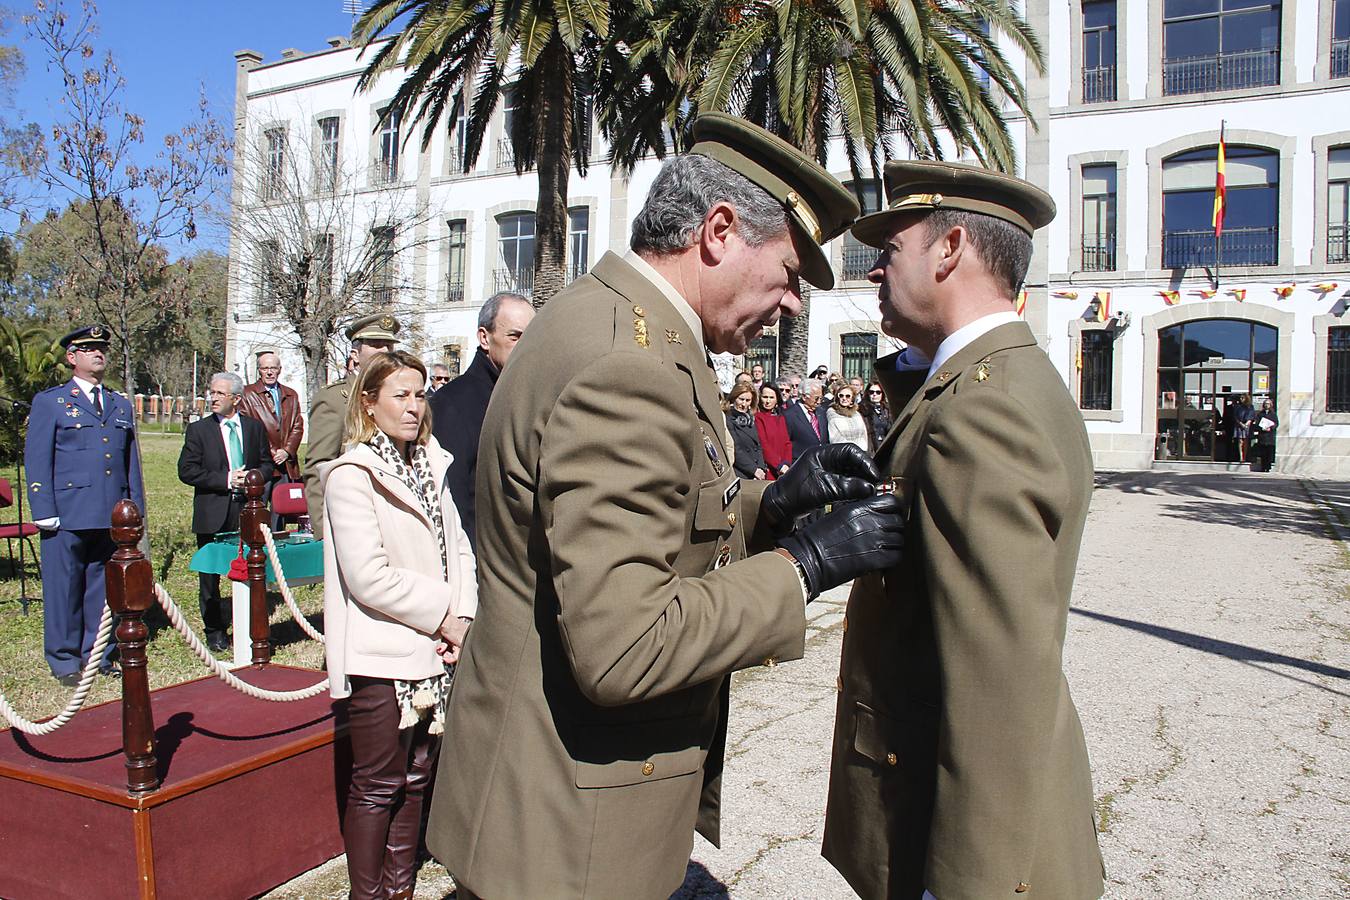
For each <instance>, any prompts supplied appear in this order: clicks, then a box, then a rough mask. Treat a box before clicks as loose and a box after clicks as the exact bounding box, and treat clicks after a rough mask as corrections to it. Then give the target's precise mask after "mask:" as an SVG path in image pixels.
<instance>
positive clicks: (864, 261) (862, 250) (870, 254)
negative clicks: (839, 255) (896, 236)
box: [844, 238, 877, 281]
mask: <svg viewBox="0 0 1350 900" xmlns="http://www.w3.org/2000/svg"><path fill="white" fill-rule="evenodd" d="M876 261H877V251H876V248H875V247H869V246H867V245H866V244H859V243H856V242H855V241H854V240H853V239H852V238H849V239H847V240H845V242H844V280H845V281H866V280H867V273H868V272H870V271H872V263H874V262H876Z"/></svg>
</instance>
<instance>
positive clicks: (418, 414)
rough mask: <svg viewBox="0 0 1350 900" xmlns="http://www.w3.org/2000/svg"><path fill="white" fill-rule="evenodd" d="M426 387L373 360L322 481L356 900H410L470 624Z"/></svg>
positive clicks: (399, 367)
mask: <svg viewBox="0 0 1350 900" xmlns="http://www.w3.org/2000/svg"><path fill="white" fill-rule="evenodd" d="M426 377H427V376H426V368H425V366H423V364H422V362H421V360H419V359H418V358H417V357H415V356H412V355H411V354H409V353H404V352H401V351H391V352H388V353H380V354H378V355H376V356H374V357H372V358H370V359H368V360H367V361H366V362H365V364H364V365H363V366H362V367H361V375H360V377H359V378H357V380H356V384H355V385H354V387H353V390H352V393H351V397H350V399H349V400H348V403H347V417H346V421H345V425H344V438H345V447H346V451H345V452H344V453H343V454H342V456H340V457H338V458H337V459H335V460H333V461H331V462H328V463H325V464H323V465H322V466H321V467H320V469H319V477H320V478H321V479H322V480H323V485H324V490H323V498H324V513H325V515H324V604H323V605H324V623H325V631H326V642H327V643H326V648H325V649H326V652H327V657H328V676H329V678H330V679H331V682H332V687H331V691H332V695H333V696H334V697H336V698H339V699H344V698H345V699H346V706H347V716H348V735H349V736H350V739H351V746H352V771H351V787H350V789H349V791H348V794H347V808H346V812H345V814H344V816H343V820H342V837H343V841H344V843H345V844H346V848H347V871H348V874H349V876H350V878H351V896H352V897H353V898H373V897H382V898H383V897H411V896H412V894H413V886H414V881H415V878H416V863H417V848H418V845H419V843H420V840H421V824H422V805H423V801H424V799H425V795H426V794H427V793H428V791H429V790H430V785H431V784H432V782H433V778H434V776H435V766H436V759H437V756H438V755H439V753H438V750H439V745H440V734H441V732H442V731H443V730H444V724H443V723H444V716H445V701H446V697H447V694H448V692H449V689H450V673H451V671H452V668H451V666H450V664H453V663H454V662H455V661H457V660H458V659H459V649H460V647H461V645H462V644H463V642H464V637H465V635H466V634H467V633H468V627H469V623H470V622H471V621H472V619H473V616H474V613H475V611H476V610H477V597H478V595H477V580H476V576H475V571H474V559H473V552H472V551H471V550H470V549H469V540H468V537H467V536H466V535H465V534H464V529H463V528H462V527H461V526H460V521H459V515H458V514H457V513H456V511H455V506H454V502H453V501H452V500H451V499H450V491H449V488H448V486H447V483H446V477H445V475H446V470H447V469H448V468H449V465H450V454H448V453H446V452H445V451H444V450H442V449H441V447H440V445H439V444H437V443H436V439H435V438H433V437H432V436H431V420H430V418H429V416H428V411H427V402H426V390H425V387H424V386H425V385H426Z"/></svg>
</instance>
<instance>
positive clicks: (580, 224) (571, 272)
mask: <svg viewBox="0 0 1350 900" xmlns="http://www.w3.org/2000/svg"><path fill="white" fill-rule="evenodd" d="M590 253H591V211H590V209H588V208H587V207H585V206H577V207H574V208H572V209H569V210H568V211H567V282H568V284H571V283H572V282H573V281H576V280H577V279H578V278H580V277H581V276H582V275H585V274H586V273H587V272H588V271H589V270H590Z"/></svg>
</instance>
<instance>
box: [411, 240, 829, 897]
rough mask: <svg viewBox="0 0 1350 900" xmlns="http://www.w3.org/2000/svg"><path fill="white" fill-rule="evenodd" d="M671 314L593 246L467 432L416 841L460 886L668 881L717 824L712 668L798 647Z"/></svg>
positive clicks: (491, 889)
mask: <svg viewBox="0 0 1350 900" xmlns="http://www.w3.org/2000/svg"><path fill="white" fill-rule="evenodd" d="M718 397H719V395H718V390H717V384H716V381H715V378H714V375H713V372H712V370H711V368H710V367H709V365H708V362H707V358H706V356H705V355H704V353H703V352H702V351H701V350H700V349H699V344H698V341H696V340H695V338H694V336H693V335H691V334H690V333H689V326H688V325H687V324H686V321H685V319H684V318H682V317H681V315H680V314H679V313H678V312H677V311H676V309H675V307H674V306H673V305H672V304H671V302H670V301H669V300H667V299H666V298H665V296H664V295H662V294H661V293H660V291H659V290H658V289H657V288H656V287H655V286H654V285H653V284H652V283H651V282H650V281H648V280H646V279H645V278H644V277H643V276H642V275H640V274H639V273H638V271H637V270H636V269H634V268H633V267H632V266H630V265H629V264H628V263H626V262H624V261H623V260H622V259H621V258H620V257H618V256H616V255H614V254H607V255H606V256H605V257H604V258H603V259H602V260H601V261H600V262H599V264H597V265H596V266H595V268H594V269H593V270H592V272H591V273H590V274H589V275H588V276H586V277H584V278H581V279H579V280H578V281H577V282H575V283H574V284H573V285H572V286H571V287H569V288H568V289H567V290H565V291H564V292H562V293H560V294H558V295H557V296H556V297H554V298H553V299H552V300H550V301H549V303H548V304H547V305H546V306H545V307H544V308H543V310H542V311H541V312H540V313H539V315H538V317H537V318H535V320H534V322H533V323H532V324H531V325H530V328H529V330H528V331H527V332H526V333H525V336H524V337H523V338H522V339H521V341H520V344H519V345H518V346H517V347H516V349H515V351H514V352H513V354H512V356H511V361H510V364H509V365H508V366H507V367H506V368H505V370H504V371H503V373H502V376H501V378H500V380H499V381H498V382H497V387H496V389H495V390H494V391H493V394H492V401H491V403H490V404H489V406H488V410H487V416H486V419H485V420H484V423H483V436H482V441H481V443H480V446H479V456H478V471H477V478H478V482H477V495H478V523H477V529H478V539H477V547H478V572H479V608H478V618H477V619H476V620H475V622H474V625H473V628H472V630H471V631H470V633H469V638H468V641H467V642H466V645H465V650H464V656H463V658H462V661H461V663H460V666H459V670H458V672H457V674H456V677H455V685H454V690H453V692H452V695H451V700H450V708H449V712H448V716H447V723H446V729H445V740H444V743H443V747H442V756H441V759H440V764H439V773H438V778H437V783H436V787H435V791H434V794H433V801H432V812H431V820H430V826H429V829H428V833H427V846H428V847H429V848H430V849H431V851H432V853H434V854H435V855H436V857H437V858H438V859H440V860H441V861H442V862H443V863H445V865H446V866H447V867H448V868H449V869H450V871H451V872H452V873H453V874H454V876H455V879H456V881H457V882H459V883H460V884H462V885H464V886H465V887H467V888H468V889H469V890H470V891H473V892H474V893H475V894H478V895H480V896H482V897H485V898H488V900H506V898H523V897H548V898H550V900H554V898H572V897H588V898H616V900H619V898H622V900H635V898H644V897H645V898H662V900H664V898H666V897H668V896H670V894H671V892H672V891H674V890H675V889H676V888H677V887H678V886H679V885H680V884H681V882H682V881H683V879H684V874H685V867H686V864H687V863H688V860H689V854H690V851H691V849H692V846H693V834H694V830H695V826H696V824H697V827H698V830H699V831H700V832H701V833H702V834H703V835H704V836H705V837H707V838H708V839H709V840H710V841H712V842H713V843H717V842H718V839H719V831H718V829H719V817H718V803H719V786H720V785H719V780H720V774H721V770H722V757H723V747H724V743H725V737H726V724H727V704H728V694H727V688H728V680H729V679H728V674H729V673H731V672H733V671H735V670H737V669H742V668H746V667H749V666H758V665H772V664H774V663H776V662H777V661H779V660H790V659H798V658H800V657H801V655H802V653H803V650H804V630H805V610H804V603H803V593H802V589H801V586H800V583H799V581H798V579H797V575H796V572H795V570H794V568H793V566H792V565H791V563H789V562H788V561H787V560H786V559H784V558H783V557H782V556H780V555H778V554H775V553H772V552H761V553H752V552H751V551H752V550H753V549H756V548H759V547H767V546H768V544H769V542H768V540H767V536H766V535H764V534H762V533H760V531H759V530H758V522H757V518H758V512H759V498H760V495H761V494H762V491H763V487H764V484H765V483H764V482H759V483H755V482H749V481H745V482H742V481H740V480H739V479H737V477H736V475H735V473H734V471H733V470H732V467H731V460H730V459H729V458H728V454H727V453H726V450H725V447H726V446H727V444H726V436H725V423H724V418H723V414H722V412H721V408H720V406H719V403H718Z"/></svg>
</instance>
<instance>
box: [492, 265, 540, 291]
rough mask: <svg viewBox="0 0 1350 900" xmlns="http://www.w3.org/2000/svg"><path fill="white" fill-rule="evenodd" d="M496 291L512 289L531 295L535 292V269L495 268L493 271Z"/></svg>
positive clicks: (493, 284) (493, 287) (493, 286)
mask: <svg viewBox="0 0 1350 900" xmlns="http://www.w3.org/2000/svg"><path fill="white" fill-rule="evenodd" d="M492 289H493V290H494V291H512V292H514V293H517V294H524V295H525V296H527V297H528V296H530V294H531V293H533V292H534V269H533V268H530V269H523V270H521V271H516V270H515V269H494V270H493V272H492Z"/></svg>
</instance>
